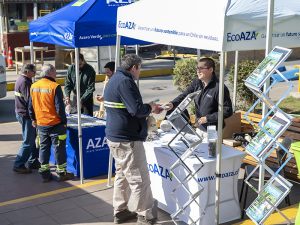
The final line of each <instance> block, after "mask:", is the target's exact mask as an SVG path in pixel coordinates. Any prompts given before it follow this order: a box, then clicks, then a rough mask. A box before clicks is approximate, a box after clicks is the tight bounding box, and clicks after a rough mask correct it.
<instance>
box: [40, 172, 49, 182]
mask: <svg viewBox="0 0 300 225" xmlns="http://www.w3.org/2000/svg"><path fill="white" fill-rule="evenodd" d="M40 174H41V175H42V179H43V183H48V182H50V181H51V180H52V174H51V172H50V170H47V171H44V172H40Z"/></svg>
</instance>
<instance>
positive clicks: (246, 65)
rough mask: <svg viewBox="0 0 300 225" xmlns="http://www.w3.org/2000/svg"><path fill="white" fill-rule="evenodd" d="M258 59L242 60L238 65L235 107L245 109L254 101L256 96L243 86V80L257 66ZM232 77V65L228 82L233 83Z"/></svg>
mask: <svg viewBox="0 0 300 225" xmlns="http://www.w3.org/2000/svg"><path fill="white" fill-rule="evenodd" d="M258 64H259V61H257V60H244V61H241V62H240V63H239V65H238V77H237V97H236V100H237V104H236V106H237V109H241V110H247V109H249V107H250V106H251V105H252V104H253V103H254V102H255V100H256V99H257V97H256V96H255V95H254V94H253V93H252V91H250V89H249V88H247V87H246V86H245V82H244V81H245V80H246V79H247V77H248V76H249V75H250V73H252V72H253V70H254V69H255V68H256V67H257V66H258ZM233 79H234V65H233V66H232V67H231V68H230V71H229V77H228V80H229V82H231V83H232V85H233Z"/></svg>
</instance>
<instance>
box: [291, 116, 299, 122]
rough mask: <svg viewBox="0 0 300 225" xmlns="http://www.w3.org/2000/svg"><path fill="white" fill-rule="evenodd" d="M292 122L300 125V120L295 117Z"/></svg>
mask: <svg viewBox="0 0 300 225" xmlns="http://www.w3.org/2000/svg"><path fill="white" fill-rule="evenodd" d="M292 121H293V122H295V123H300V118H299V117H295V118H293V120H292Z"/></svg>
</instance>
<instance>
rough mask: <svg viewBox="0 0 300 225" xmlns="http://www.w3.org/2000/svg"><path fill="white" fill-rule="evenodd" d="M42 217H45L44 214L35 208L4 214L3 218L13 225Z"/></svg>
mask: <svg viewBox="0 0 300 225" xmlns="http://www.w3.org/2000/svg"><path fill="white" fill-rule="evenodd" d="M42 216H46V214H45V213H44V212H43V211H41V210H40V209H38V208H37V207H29V208H25V209H19V210H15V211H11V212H8V213H5V217H6V218H7V219H8V220H9V221H10V222H11V223H13V224H14V223H17V222H21V221H26V220H28V219H34V218H39V217H42Z"/></svg>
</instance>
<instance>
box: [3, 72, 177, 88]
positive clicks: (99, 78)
mask: <svg viewBox="0 0 300 225" xmlns="http://www.w3.org/2000/svg"><path fill="white" fill-rule="evenodd" d="M171 74H173V69H172V68H167V69H153V70H142V71H141V74H140V78H145V77H155V76H167V75H171ZM105 76H106V75H105V74H97V75H96V83H99V82H103V81H104V80H105ZM56 82H57V83H58V84H60V85H62V86H63V85H64V84H65V78H64V77H59V78H56ZM14 88H15V81H10V82H7V84H6V90H7V91H14Z"/></svg>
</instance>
